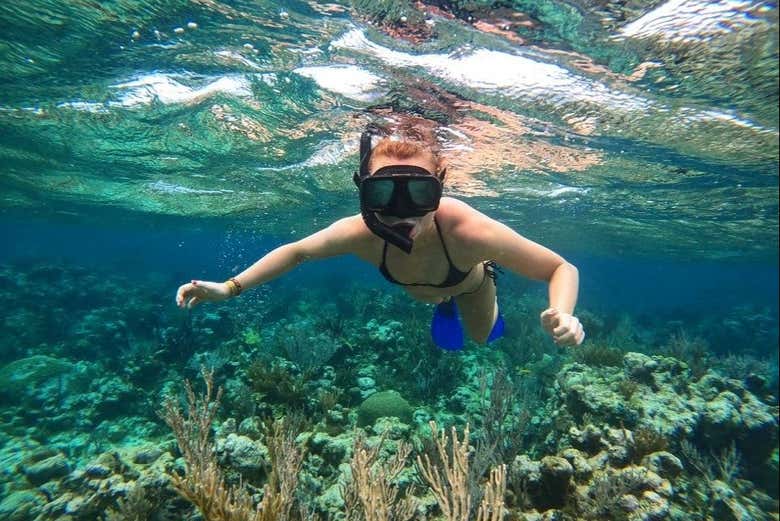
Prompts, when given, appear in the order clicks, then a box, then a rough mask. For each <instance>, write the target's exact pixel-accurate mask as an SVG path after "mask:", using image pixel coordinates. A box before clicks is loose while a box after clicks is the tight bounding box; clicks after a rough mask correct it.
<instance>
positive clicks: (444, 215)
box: [436, 197, 481, 229]
mask: <svg viewBox="0 0 780 521" xmlns="http://www.w3.org/2000/svg"><path fill="white" fill-rule="evenodd" d="M479 215H481V214H480V213H479V212H478V211H477V210H475V209H474V208H472V207H471V206H470V205H469V204H467V203H465V202H463V201H461V200H460V199H455V198H454V197H442V198H441V202H440V203H439V208H438V210H436V222H437V223H438V224H439V226H440V227H442V228H445V229H454V228H456V227H458V226H460V225H463V224H465V223H468V222H469V221H470V220H473V219H474V218H476V217H477V216H479Z"/></svg>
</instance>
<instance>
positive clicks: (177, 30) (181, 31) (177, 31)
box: [173, 27, 184, 34]
mask: <svg viewBox="0 0 780 521" xmlns="http://www.w3.org/2000/svg"><path fill="white" fill-rule="evenodd" d="M173 32H175V33H176V34H182V33H184V28H183V27H176V28H175V29H174V30H173Z"/></svg>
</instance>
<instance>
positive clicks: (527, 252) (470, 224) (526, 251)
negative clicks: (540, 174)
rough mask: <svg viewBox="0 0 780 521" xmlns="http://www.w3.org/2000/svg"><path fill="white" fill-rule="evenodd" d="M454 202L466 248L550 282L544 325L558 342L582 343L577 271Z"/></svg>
mask: <svg viewBox="0 0 780 521" xmlns="http://www.w3.org/2000/svg"><path fill="white" fill-rule="evenodd" d="M454 203H455V204H453V205H452V209H453V210H454V211H453V214H454V215H455V216H456V218H455V220H454V226H453V233H454V234H455V235H456V236H457V237H459V238H460V240H461V241H463V243H464V244H465V246H466V248H468V249H469V250H470V251H472V252H473V253H474V255H476V256H477V257H478V258H480V259H492V260H495V261H496V262H498V263H499V264H501V265H502V266H505V267H506V268H508V269H510V270H512V271H513V272H515V273H517V274H519V275H522V276H524V277H527V278H530V279H535V280H543V281H546V282H547V283H548V285H549V286H548V294H549V307H548V309H546V310H545V311H543V312H542V315H541V319H542V326H543V327H544V328H545V329H546V330H547V331H548V332H549V333H550V334H551V335H552V336H553V339H555V341H556V342H557V343H560V344H572V343H576V344H579V343H581V342H582V340H583V339H584V336H585V334H584V332H583V331H582V326H581V325H580V323H579V320H577V318H576V317H574V316H573V315H572V313H574V307H575V306H576V304H577V295H578V291H579V272H578V270H577V268H576V267H575V266H574V265H572V264H570V263H569V262H567V261H566V260H565V259H564V258H563V257H561V256H560V255H558V254H557V253H555V252H554V251H552V250H550V249H549V248H546V247H544V246H542V245H541V244H538V243H536V242H534V241H532V240H530V239H527V238H525V237H523V236H522V235H520V234H519V233H517V232H515V231H514V230H512V229H511V228H509V227H508V226H506V225H505V224H502V223H500V222H498V221H496V220H494V219H491V218H490V217H488V216H486V215H484V214H482V213H480V212H478V211H477V210H475V209H474V208H472V207H470V206H469V205H467V204H466V203H463V202H460V201H457V202H454Z"/></svg>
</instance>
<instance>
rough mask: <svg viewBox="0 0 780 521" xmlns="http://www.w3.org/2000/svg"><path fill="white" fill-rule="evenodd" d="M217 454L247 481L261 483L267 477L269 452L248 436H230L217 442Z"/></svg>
mask: <svg viewBox="0 0 780 521" xmlns="http://www.w3.org/2000/svg"><path fill="white" fill-rule="evenodd" d="M217 453H218V454H220V455H221V456H222V458H223V459H224V460H227V462H228V463H229V464H230V465H232V466H233V467H234V468H236V470H238V471H239V472H240V473H241V474H242V475H243V476H244V477H245V478H246V479H247V480H250V481H260V480H262V479H263V478H264V477H265V468H266V459H267V458H266V456H267V450H265V447H262V446H261V445H260V444H259V443H257V442H255V441H252V440H251V439H249V438H247V437H246V436H240V435H238V434H228V436H227V438H224V439H220V440H218V441H217Z"/></svg>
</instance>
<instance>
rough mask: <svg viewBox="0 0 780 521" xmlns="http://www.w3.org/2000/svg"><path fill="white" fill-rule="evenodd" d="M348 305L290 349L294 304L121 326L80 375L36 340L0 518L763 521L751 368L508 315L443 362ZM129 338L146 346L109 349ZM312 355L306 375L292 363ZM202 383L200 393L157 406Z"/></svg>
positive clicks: (751, 363)
mask: <svg viewBox="0 0 780 521" xmlns="http://www.w3.org/2000/svg"><path fill="white" fill-rule="evenodd" d="M38 271H41V270H38ZM43 271H44V272H45V270H43ZM78 273H79V272H76V273H75V274H73V273H69V272H67V271H58V272H57V277H60V278H61V279H67V278H69V277H73V278H77V277H79V276H81V275H79V274H78ZM119 284H120V283H118V282H113V283H111V284H108V285H107V286H106V288H105V291H107V292H111V291H114V289H113V288H114V287H115V286H117V285H119ZM353 296H354V298H352V299H351V300H350V301H349V302H338V303H337V304H336V305H335V306H334V307H333V308H332V309H323V310H322V313H321V314H320V316H318V317H317V318H316V319H312V320H304V319H301V320H299V321H297V322H295V324H296V327H298V328H299V329H300V332H299V333H293V329H294V328H292V326H291V324H292V323H293V322H292V321H290V320H289V319H284V318H283V317H285V316H287V317H289V316H290V315H289V314H290V313H292V314H293V315H294V316H297V317H299V318H300V317H305V316H311V315H312V310H311V308H310V306H311V304H310V303H308V302H307V301H305V299H298V300H294V301H292V302H295V303H294V304H291V305H288V309H284V310H283V311H284V312H283V313H282V312H277V311H274V309H273V308H269V307H268V305H267V304H266V303H264V302H262V303H258V304H256V305H257V306H258V309H255V307H254V305H253V304H247V305H246V306H242V307H235V308H233V309H232V310H231V313H227V312H226V308H224V307H221V306H219V305H216V306H214V307H213V308H212V310H210V311H209V313H204V314H201V315H195V314H193V315H189V316H187V317H186V319H182V317H179V318H176V317H173V316H164V315H161V316H153V315H154V313H153V311H154V310H153V309H150V308H149V306H147V305H141V306H139V307H134V305H133V304H130V306H129V307H128V308H127V309H125V310H124V311H123V315H122V316H123V317H124V318H122V320H123V321H124V323H125V325H124V326H121V327H120V326H117V322H114V323H113V325H111V324H108V325H105V326H101V325H100V323H99V321H96V320H93V319H89V322H88V323H89V324H91V325H90V326H89V327H79V328H75V329H73V330H71V331H73V332H75V334H77V335H80V336H81V337H82V338H83V337H86V338H89V339H91V340H89V341H90V342H92V341H100V342H105V341H107V340H106V338H115V335H116V333H117V332H118V331H120V332H122V333H121V334H120V337H117V338H118V340H116V341H119V342H120V345H121V346H122V349H118V350H115V351H113V352H111V353H110V354H104V356H102V357H95V358H93V359H89V358H75V357H72V356H71V355H70V353H72V351H71V350H70V348H69V347H68V345H76V342H78V338H72V337H69V336H68V335H67V334H66V333H64V332H63V333H61V335H64V336H55V337H54V339H53V340H51V341H52V342H53V344H52V346H51V349H49V348H47V347H46V342H47V337H45V336H41V337H38V338H37V339H36V340H35V342H33V343H32V345H36V346H38V347H37V348H36V349H34V350H31V351H29V352H27V353H25V355H24V356H21V355H17V357H16V358H15V359H13V360H9V361H7V362H6V364H5V365H4V366H3V367H0V383H1V384H2V386H1V389H0V392H1V393H2V396H1V398H2V400H3V402H2V403H3V408H2V409H0V411H2V416H0V418H2V430H0V441H1V442H2V443H1V444H0V446H1V447H2V448H0V461H2V462H3V465H2V468H3V471H2V474H1V475H2V479H0V482H1V483H2V488H1V489H0V496H1V497H0V516H2V517H3V518H4V519H5V518H8V519H12V520H14V521H27V520H31V521H32V520H34V521H48V520H54V519H57V520H63V521H82V520H83V521H86V520H90V521H92V520H96V519H97V520H110V521H122V520H126V519H138V518H140V519H151V520H153V521H166V520H169V519H179V520H195V519H199V518H209V519H263V518H262V517H253V516H262V515H271V514H270V513H271V512H276V513H274V514H273V516H276V517H275V518H277V519H285V516H288V517H287V519H292V520H306V521H313V520H315V519H319V520H321V521H325V520H332V521H341V520H349V521H356V520H368V519H372V520H373V519H376V520H384V519H407V520H408V519H420V520H422V519H429V520H431V521H434V520H440V519H442V518H444V519H448V517H447V516H450V517H452V516H455V517H454V518H458V519H462V518H463V516H466V517H467V518H468V519H482V520H485V521H487V520H490V521H493V520H498V519H502V516H503V519H520V520H528V521H530V520H542V519H565V520H568V519H586V520H587V519H593V520H596V519H628V520H632V521H634V520H637V521H638V520H647V521H650V520H656V521H660V520H664V519H668V520H670V521H671V520H676V519H702V520H705V519H746V518H752V519H758V520H771V519H776V516H777V514H778V495H780V494H779V493H778V489H777V475H778V463H777V462H778V452H779V451H778V412H777V397H776V395H775V394H774V393H773V389H772V387H771V384H770V382H771V381H772V375H771V363H770V362H768V361H767V360H761V359H757V358H754V357H753V355H751V354H750V353H749V352H744V353H742V354H740V355H739V358H738V359H736V358H734V356H736V355H731V354H726V355H725V356H722V355H719V354H718V353H717V352H713V351H712V350H709V349H708V348H707V346H708V345H709V341H706V342H705V341H704V340H697V339H696V338H697V337H696V336H693V335H691V336H683V335H680V334H678V333H676V332H675V330H674V329H673V327H671V326H664V325H663V324H660V323H659V324H658V325H657V326H653V328H652V329H650V327H649V326H647V325H645V326H639V325H637V324H636V323H635V322H633V321H631V320H630V319H629V318H627V317H625V316H622V317H615V316H604V317H600V318H599V319H598V320H597V318H596V317H593V316H591V317H590V318H588V314H587V313H585V314H584V316H585V319H586V320H589V321H590V322H589V323H591V325H592V326H593V336H592V339H591V341H592V343H591V344H590V345H589V346H588V345H586V346H583V348H582V350H581V351H580V352H577V351H575V350H570V351H558V350H556V349H555V348H554V347H553V346H549V345H547V344H545V343H544V338H543V337H542V336H541V335H538V334H537V333H536V330H535V329H534V327H535V324H534V323H533V322H532V320H534V317H533V316H531V313H530V310H533V309H536V308H537V307H539V302H536V301H534V300H533V299H535V298H536V297H533V296H529V297H528V298H527V299H520V300H518V301H515V302H512V303H508V304H507V305H506V306H505V310H504V311H505V313H506V316H507V317H509V318H511V320H512V323H516V324H517V328H516V329H515V330H514V332H510V335H509V336H507V338H505V339H503V340H502V341H501V345H502V347H501V349H496V348H495V347H494V346H487V347H479V346H469V348H468V349H466V350H465V351H464V352H463V353H460V354H456V355H450V354H448V353H443V352H440V351H437V350H435V349H433V348H432V347H431V346H430V345H429V344H428V342H429V340H428V338H427V336H426V332H425V326H424V325H422V324H420V323H419V321H417V320H416V319H415V318H414V315H412V316H411V317H410V318H408V319H404V318H400V317H403V316H404V314H402V313H401V311H402V310H404V311H405V310H408V305H407V304H405V303H404V304H402V303H401V300H400V299H399V298H397V297H395V296H387V295H384V296H382V297H381V298H376V299H375V297H376V296H377V295H376V294H373V293H371V292H370V291H357V292H355V293H354V294H353ZM99 300H101V299H99ZM323 300H324V298H323ZM101 301H102V302H103V303H104V307H103V308H100V307H97V308H95V309H94V310H93V312H92V313H90V314H86V313H85V314H84V315H83V316H85V317H86V316H88V315H89V316H92V317H106V316H108V311H106V310H108V309H112V306H114V303H113V302H112V301H111V299H110V298H109V297H103V298H102V300H101ZM139 302H140V301H139ZM411 306H412V308H413V309H415V307H416V306H417V305H415V304H411ZM289 308H292V309H289ZM419 311H424V307H422V306H421V307H420V310H419ZM18 313H19V315H18V316H20V317H21V316H26V315H25V313H26V311H25V309H24V306H20V307H19V311H18ZM339 314H340V316H341V318H336V317H337V315H339ZM256 317H263V321H262V323H259V322H257V318H256ZM390 317H393V318H390ZM372 318H373V319H375V320H373V321H372V320H371V319H372ZM85 323H87V322H85V321H84V320H81V321H79V324H82V325H83V324H85ZM152 324H154V325H152ZM236 324H247V325H244V326H241V327H237V326H236ZM150 327H151V328H158V331H164V333H157V334H156V336H154V337H153V335H150V334H149V333H148V331H147V329H148V328H150ZM160 328H162V329H160ZM691 330H693V331H695V330H697V327H696V324H695V323H692V327H691ZM145 331H146V332H145ZM40 334H43V333H40ZM53 334H55V335H57V334H58V333H53ZM95 335H97V336H95ZM112 335H113V336H112ZM288 337H289V344H285V341H286V339H287V338H288ZM128 338H134V339H146V340H144V341H138V340H133V341H132V342H133V344H132V345H133V346H135V347H133V348H125V345H127V344H126V343H125V342H126V340H127V339H128ZM153 338H156V339H157V340H153ZM189 338H191V339H196V338H197V340H195V341H193V342H192V343H190V341H189V340H187V339H189ZM670 338H671V341H670V340H669V339H670ZM702 338H703V337H702ZM95 339H99V340H95ZM151 345H154V346H155V347H154V348H151V347H150V346H151ZM320 345H325V350H326V351H327V355H321V354H319V353H318V354H316V357H315V358H316V360H315V361H307V360H306V356H305V352H306V350H307V349H308V350H313V349H317V348H318V346H320ZM328 345H330V346H334V347H333V349H330V348H328V347H327V346H328ZM209 346H212V347H211V348H209ZM163 348H165V349H168V350H170V351H165V352H163V351H164V349H163ZM632 348H633V349H640V350H641V351H643V352H637V351H631V350H630V349H632ZM16 352H17V353H19V351H16ZM88 352H90V351H88ZM141 353H146V354H145V355H141ZM672 353H674V354H676V355H678V356H679V357H681V358H683V359H680V358H677V357H675V356H671V355H672ZM292 358H294V359H295V360H293V359H292ZM735 360H739V364H737V363H736V362H735ZM728 363H733V364H734V365H735V367H731V368H728V369H726V368H725V367H724V364H728ZM203 365H205V366H206V367H208V368H209V369H208V372H207V373H206V374H207V375H208V379H207V382H209V383H208V386H207V390H206V392H205V393H204V394H198V393H197V392H196V391H195V390H194V389H190V390H189V391H187V392H186V393H185V395H186V396H185V401H184V402H180V401H178V400H177V399H176V397H177V396H178V395H179V389H180V388H181V382H182V381H183V380H185V379H187V378H192V377H193V376H197V375H198V372H196V371H200V367H201V366H203ZM162 367H165V370H163V371H161V369H160V368H162ZM211 371H213V373H212V372H211ZM151 375H157V377H156V378H151V377H150V376H151ZM217 388H221V389H222V391H221V395H219V401H218V400H217V397H218V395H217ZM209 389H210V390H209ZM166 397H167V398H166ZM182 403H183V404H184V406H185V408H186V410H185V411H182V410H181V405H182ZM217 403H219V404H220V408H219V409H217ZM161 404H165V405H164V407H163V410H164V411H165V412H164V414H163V416H164V417H165V420H166V421H167V422H168V424H169V425H170V426H171V427H173V432H174V433H175V436H174V437H173V439H172V438H171V436H170V432H169V431H168V429H166V427H165V426H164V422H163V421H162V420H161V419H160V418H159V417H158V416H157V414H156V412H155V411H157V410H158V409H159V408H160V406H161ZM296 411H297V412H296ZM280 421H282V423H280ZM431 421H434V422H435V424H431V423H430V422H431ZM467 425H468V430H466V426H467ZM453 428H454V430H453ZM174 440H175V442H174ZM504 465H505V466H506V467H504ZM437 473H438V474H437ZM293 475H294V476H295V479H292V477H291V476H293ZM426 476H427V477H426ZM437 476H438V477H437ZM293 490H294V492H292V491H293ZM281 497H287V498H288V500H289V498H292V500H291V501H288V500H285V501H281V499H280V498H281ZM220 502H221V503H222V504H223V505H227V507H225V508H226V510H219V509H220V508H222V507H218V506H217V504H218V503H220ZM257 505H261V508H260V510H258V507H257ZM371 505H373V506H371ZM369 506H370V508H369ZM228 507H229V508H228ZM215 508H216V509H217V511H215V510H214V509H215ZM228 511H230V512H233V514H228V513H227V512H228ZM197 512H200V513H197ZM263 512H266V514H263ZM279 512H282V513H279ZM458 512H460V513H458ZM220 516H221V517H220ZM230 516H234V517H230ZM235 516H238V517H235ZM372 516H378V517H372ZM458 516H460V517H458ZM746 516H747V517H746Z"/></svg>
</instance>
